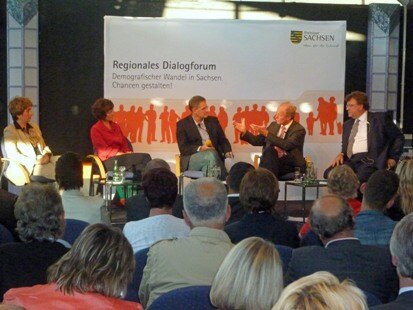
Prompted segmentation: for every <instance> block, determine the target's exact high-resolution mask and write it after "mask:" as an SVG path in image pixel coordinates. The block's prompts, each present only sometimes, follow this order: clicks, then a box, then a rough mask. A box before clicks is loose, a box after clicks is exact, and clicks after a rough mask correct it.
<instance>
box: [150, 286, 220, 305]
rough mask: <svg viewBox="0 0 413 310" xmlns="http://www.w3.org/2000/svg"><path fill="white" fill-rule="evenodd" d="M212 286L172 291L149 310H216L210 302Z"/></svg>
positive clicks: (161, 297)
mask: <svg viewBox="0 0 413 310" xmlns="http://www.w3.org/2000/svg"><path fill="white" fill-rule="evenodd" d="M210 290H211V286H188V287H183V288H178V289H176V290H173V291H170V292H168V293H166V294H164V295H162V296H160V297H158V298H157V299H155V301H154V302H153V303H152V304H151V305H150V307H149V308H148V309H149V310H169V309H174V310H209V309H216V308H215V307H213V306H212V305H211V302H210V300H209V291H210Z"/></svg>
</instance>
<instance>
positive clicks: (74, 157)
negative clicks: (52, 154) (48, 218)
mask: <svg viewBox="0 0 413 310" xmlns="http://www.w3.org/2000/svg"><path fill="white" fill-rule="evenodd" d="M56 181H57V184H58V185H59V189H60V194H61V195H62V202H63V208H64V210H65V218H67V219H76V220H82V221H85V222H88V223H90V224H94V223H99V222H102V211H103V210H101V209H102V207H103V198H102V197H100V196H85V195H84V194H83V193H82V192H81V190H80V189H81V188H82V187H83V166H82V161H81V160H80V157H79V155H78V154H76V153H73V152H68V153H65V154H63V155H62V156H61V157H60V158H59V159H58V160H57V162H56Z"/></svg>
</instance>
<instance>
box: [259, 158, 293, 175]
mask: <svg viewBox="0 0 413 310" xmlns="http://www.w3.org/2000/svg"><path fill="white" fill-rule="evenodd" d="M260 160H261V156H260V155H255V156H254V168H255V169H257V168H258V167H259V166H260ZM294 178H295V176H294V172H289V173H286V174H284V175H282V176H280V177H279V178H278V181H292V180H294Z"/></svg>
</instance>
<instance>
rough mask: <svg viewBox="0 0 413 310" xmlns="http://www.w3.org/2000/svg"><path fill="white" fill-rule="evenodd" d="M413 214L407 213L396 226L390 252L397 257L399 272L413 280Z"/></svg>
mask: <svg viewBox="0 0 413 310" xmlns="http://www.w3.org/2000/svg"><path fill="white" fill-rule="evenodd" d="M412 236H413V214H409V215H406V216H405V217H404V218H403V219H402V220H401V221H400V222H399V223H398V224H397V225H396V227H395V228H394V230H393V234H392V236H391V239H390V252H391V254H392V255H393V256H395V257H396V261H397V266H396V268H397V273H398V274H399V276H401V277H404V278H410V280H413V238H412Z"/></svg>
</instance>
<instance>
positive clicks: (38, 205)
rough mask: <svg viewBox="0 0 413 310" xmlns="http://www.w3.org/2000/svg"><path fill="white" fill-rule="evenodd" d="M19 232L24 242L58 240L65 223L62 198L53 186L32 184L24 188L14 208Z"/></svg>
mask: <svg viewBox="0 0 413 310" xmlns="http://www.w3.org/2000/svg"><path fill="white" fill-rule="evenodd" d="M14 216H15V217H16V219H17V228H16V230H17V232H18V233H19V237H20V239H21V240H22V241H23V242H30V241H44V240H56V239H58V238H60V237H61V236H62V235H63V232H64V227H65V221H64V210H63V205H62V198H61V197H60V195H59V193H58V191H57V189H56V188H55V187H54V186H53V185H52V184H48V185H44V184H39V183H30V184H28V185H26V186H25V187H23V190H22V192H21V194H20V195H19V197H18V198H17V201H16V204H15V207H14Z"/></svg>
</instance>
